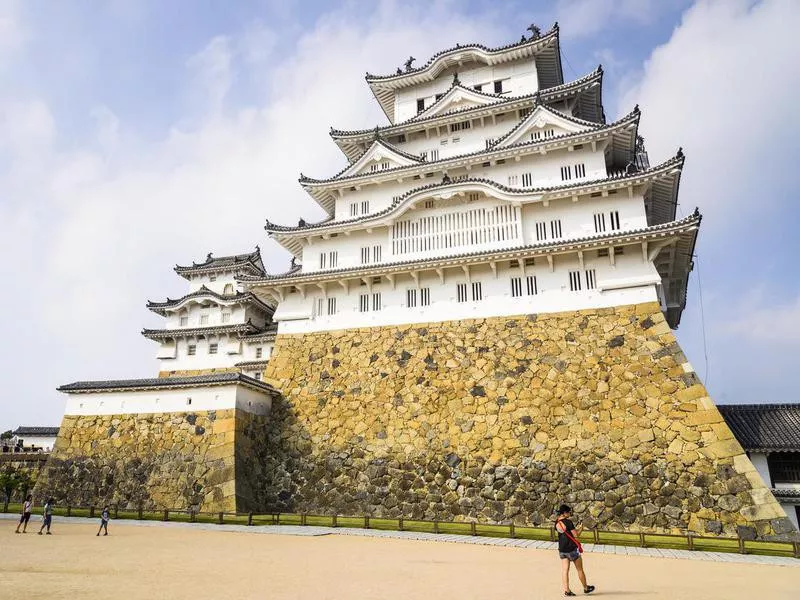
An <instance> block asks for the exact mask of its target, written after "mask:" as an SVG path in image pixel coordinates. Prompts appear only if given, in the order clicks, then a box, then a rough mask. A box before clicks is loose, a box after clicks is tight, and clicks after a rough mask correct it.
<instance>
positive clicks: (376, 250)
mask: <svg viewBox="0 0 800 600" xmlns="http://www.w3.org/2000/svg"><path fill="white" fill-rule="evenodd" d="M381 254H382V248H381V246H373V247H372V262H376V263H377V262H381Z"/></svg>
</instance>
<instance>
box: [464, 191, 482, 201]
mask: <svg viewBox="0 0 800 600" xmlns="http://www.w3.org/2000/svg"><path fill="white" fill-rule="evenodd" d="M478 198H480V194H479V193H478V192H470V193H469V194H467V202H477V201H478Z"/></svg>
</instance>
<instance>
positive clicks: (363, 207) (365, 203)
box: [361, 200, 369, 215]
mask: <svg viewBox="0 0 800 600" xmlns="http://www.w3.org/2000/svg"><path fill="white" fill-rule="evenodd" d="M368 212H369V200H362V201H361V214H362V215H366V214H367V213H368Z"/></svg>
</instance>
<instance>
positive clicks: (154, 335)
mask: <svg viewBox="0 0 800 600" xmlns="http://www.w3.org/2000/svg"><path fill="white" fill-rule="evenodd" d="M260 331H261V330H260V329H259V328H258V327H256V326H255V325H253V324H252V323H251V322H249V321H248V322H247V323H230V324H228V325H210V326H208V327H176V328H173V329H142V335H143V336H144V337H146V338H149V339H151V340H158V339H163V338H180V337H185V336H188V335H218V334H221V333H238V334H242V335H244V334H248V333H259V332H260Z"/></svg>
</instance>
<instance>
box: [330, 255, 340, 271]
mask: <svg viewBox="0 0 800 600" xmlns="http://www.w3.org/2000/svg"><path fill="white" fill-rule="evenodd" d="M328 263H329V264H330V266H331V269H335V268H336V265H337V264H339V252H337V251H336V250H334V251H332V252H329V253H328Z"/></svg>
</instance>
